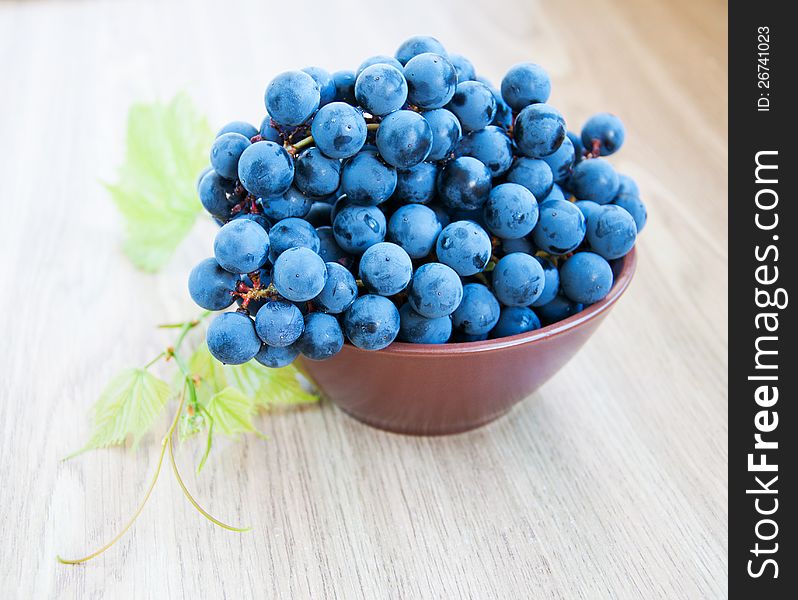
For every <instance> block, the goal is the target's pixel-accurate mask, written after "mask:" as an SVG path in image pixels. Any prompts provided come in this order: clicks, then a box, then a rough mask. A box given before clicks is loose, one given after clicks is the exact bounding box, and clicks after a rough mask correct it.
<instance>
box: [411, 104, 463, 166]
mask: <svg viewBox="0 0 798 600" xmlns="http://www.w3.org/2000/svg"><path fill="white" fill-rule="evenodd" d="M421 116H423V117H424V118H425V119H426V120H427V123H429V126H430V129H431V130H432V147H431V148H430V151H429V155H428V156H427V159H428V160H443V159H444V158H446V157H448V156H449V155H450V154H451V153H452V152H454V150H455V148H456V147H457V143H458V142H459V141H460V137H461V136H462V135H463V129H462V127H461V126H460V121H458V120H457V117H455V116H454V113H452V112H451V111H449V110H446V109H445V108H436V109H435V110H429V111H426V112H424V113H421Z"/></svg>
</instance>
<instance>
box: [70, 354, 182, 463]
mask: <svg viewBox="0 0 798 600" xmlns="http://www.w3.org/2000/svg"><path fill="white" fill-rule="evenodd" d="M171 396H172V391H171V390H170V388H169V385H168V384H167V383H166V382H164V381H162V380H160V379H158V378H157V377H155V376H154V375H152V374H151V373H149V371H146V370H144V369H128V370H126V371H123V372H122V373H120V374H119V375H117V376H116V377H114V378H113V379H112V380H111V381H110V382H109V383H108V385H107V386H106V387H105V389H104V390H103V392H102V394H100V397H99V399H98V400H97V402H96V403H95V405H94V408H93V418H92V421H93V423H92V434H91V437H90V438H89V441H88V443H87V444H86V445H85V446H84V447H83V448H81V449H80V450H78V451H77V452H75V453H73V454H71V455H70V456H68V457H67V458H72V457H73V456H76V455H78V454H80V453H82V452H85V451H87V450H93V449H97V448H107V447H108V446H118V445H121V444H124V443H125V440H126V439H127V437H128V436H132V437H133V446H134V447H135V446H136V445H137V444H138V442H139V440H140V439H141V437H142V436H143V435H144V434H145V433H146V432H147V431H148V430H149V429H150V427H152V425H153V423H154V422H155V420H156V419H157V418H158V416H159V415H160V414H161V412H162V411H163V409H164V407H165V406H166V403H167V401H168V400H169V398H170V397H171Z"/></svg>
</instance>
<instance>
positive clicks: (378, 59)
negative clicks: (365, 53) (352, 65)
mask: <svg viewBox="0 0 798 600" xmlns="http://www.w3.org/2000/svg"><path fill="white" fill-rule="evenodd" d="M371 65H391V66H392V67H396V69H397V70H398V71H401V70H402V68H403V67H402V63H400V62H399V61H398V60H396V59H395V58H394V57H393V56H385V55H383V54H378V55H377V56H370V57H369V58H367V59H366V60H364V61H363V62H362V63H360V66H359V67H358V68H357V71H356V72H355V79H357V78H358V76H359V75H360V74H361V73H362V72H363V70H364V69H366V68H367V67H370V66H371Z"/></svg>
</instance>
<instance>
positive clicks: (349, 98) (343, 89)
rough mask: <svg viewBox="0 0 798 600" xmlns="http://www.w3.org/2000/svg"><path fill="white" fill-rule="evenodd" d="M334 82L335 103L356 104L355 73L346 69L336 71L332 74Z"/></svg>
mask: <svg viewBox="0 0 798 600" xmlns="http://www.w3.org/2000/svg"><path fill="white" fill-rule="evenodd" d="M332 77H333V81H334V82H335V101H336V102H346V103H347V104H356V103H357V100H355V72H354V71H350V70H348V69H344V70H341V71H336V72H335V73H333V74H332Z"/></svg>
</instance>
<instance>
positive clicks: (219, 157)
mask: <svg viewBox="0 0 798 600" xmlns="http://www.w3.org/2000/svg"><path fill="white" fill-rule="evenodd" d="M250 145H251V144H250V141H249V138H246V137H244V136H243V135H241V134H240V133H223V134H222V135H220V136H219V137H217V138H216V139H215V140H213V144H212V145H211V166H212V167H213V169H214V171H216V172H217V173H219V175H221V176H222V177H224V178H225V179H235V178H236V177H237V176H238V161H239V159H240V158H241V154H243V152H244V150H246V149H247V148H248V147H249V146H250Z"/></svg>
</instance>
